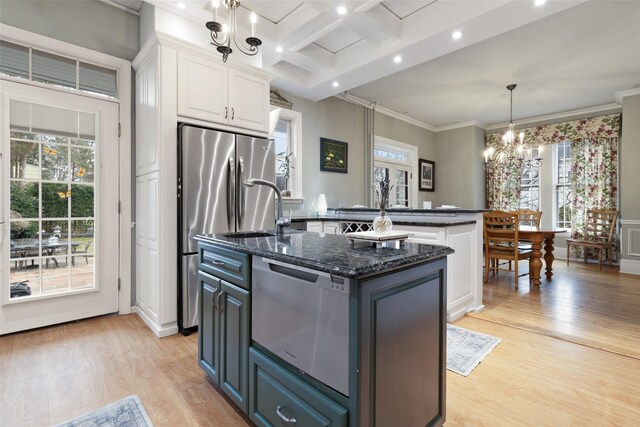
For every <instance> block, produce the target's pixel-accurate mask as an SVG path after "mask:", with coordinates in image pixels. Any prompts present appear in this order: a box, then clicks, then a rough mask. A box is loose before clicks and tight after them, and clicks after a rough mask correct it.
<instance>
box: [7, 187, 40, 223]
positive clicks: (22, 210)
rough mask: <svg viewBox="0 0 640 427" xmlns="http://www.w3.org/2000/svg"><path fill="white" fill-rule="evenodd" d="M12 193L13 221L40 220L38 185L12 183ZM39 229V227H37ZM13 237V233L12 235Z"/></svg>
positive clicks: (11, 212)
mask: <svg viewBox="0 0 640 427" xmlns="http://www.w3.org/2000/svg"><path fill="white" fill-rule="evenodd" d="M9 193H10V199H11V202H10V205H9V206H10V209H11V211H10V216H11V219H19V218H33V219H35V218H38V216H39V215H38V206H39V201H40V200H39V199H40V198H39V195H38V184H37V183H35V182H24V181H11V184H10V187H9ZM36 229H37V227H36ZM11 235H13V232H12V234H11Z"/></svg>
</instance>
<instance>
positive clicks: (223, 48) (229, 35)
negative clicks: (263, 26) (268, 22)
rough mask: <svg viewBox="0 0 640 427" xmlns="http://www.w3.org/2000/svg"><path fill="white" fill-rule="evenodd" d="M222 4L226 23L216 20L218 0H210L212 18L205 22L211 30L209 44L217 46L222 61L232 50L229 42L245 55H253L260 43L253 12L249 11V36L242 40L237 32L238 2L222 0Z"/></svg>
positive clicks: (225, 59)
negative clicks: (224, 9)
mask: <svg viewBox="0 0 640 427" xmlns="http://www.w3.org/2000/svg"><path fill="white" fill-rule="evenodd" d="M222 4H223V6H224V7H225V8H227V23H226V24H221V23H220V22H218V7H220V0H211V7H212V8H213V20H212V21H209V22H207V23H206V24H205V26H206V27H207V29H208V30H209V31H210V32H211V44H212V45H214V46H216V47H217V50H218V52H220V53H221V54H222V61H223V62H227V58H228V57H229V54H230V53H231V52H233V49H232V48H231V43H232V42H233V45H234V46H235V47H237V48H238V50H239V51H240V52H242V53H244V54H245V55H249V56H253V55H255V54H257V53H258V46H260V45H261V44H262V40H260V39H259V38H257V37H256V22H257V21H258V17H257V15H256V13H255V12H251V17H250V21H251V37H247V39H246V40H245V42H242V39H241V37H240V33H239V32H238V19H237V9H238V6H240V2H239V1H237V0H222Z"/></svg>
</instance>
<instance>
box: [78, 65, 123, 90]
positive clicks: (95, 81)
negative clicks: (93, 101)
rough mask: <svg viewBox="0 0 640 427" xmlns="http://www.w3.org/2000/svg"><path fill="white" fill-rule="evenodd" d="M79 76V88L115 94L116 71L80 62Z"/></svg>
mask: <svg viewBox="0 0 640 427" xmlns="http://www.w3.org/2000/svg"><path fill="white" fill-rule="evenodd" d="M79 77H80V81H79V88H80V90H84V91H87V92H92V93H99V94H102V95H107V96H113V97H115V96H116V84H117V77H118V73H117V72H116V71H115V70H110V69H108V68H102V67H98V66H97V65H92V64H87V63H84V62H80V69H79Z"/></svg>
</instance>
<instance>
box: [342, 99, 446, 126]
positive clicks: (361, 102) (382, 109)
mask: <svg viewBox="0 0 640 427" xmlns="http://www.w3.org/2000/svg"><path fill="white" fill-rule="evenodd" d="M334 97H336V98H338V99H342V100H343V101H347V102H350V103H352V104H356V105H361V106H363V107H365V108H370V109H372V110H373V111H377V112H378V113H380V114H384V115H385V116H389V117H393V118H394V119H398V120H402V121H403V122H406V123H409V124H412V125H414V126H418V127H421V128H423V129H427V130H430V131H432V132H436V130H437V128H436V127H435V126H432V125H430V124H428V123H424V122H421V121H420V120H416V119H414V118H412V117H409V116H405V115H404V114H401V113H398V112H397V111H393V110H390V109H388V108H386V107H382V106H380V105H378V103H377V102H370V101H367V100H366V99H364V98H360V97H358V96H355V95H352V94H350V93H349V91H344V92H342V93H339V94H336V95H334Z"/></svg>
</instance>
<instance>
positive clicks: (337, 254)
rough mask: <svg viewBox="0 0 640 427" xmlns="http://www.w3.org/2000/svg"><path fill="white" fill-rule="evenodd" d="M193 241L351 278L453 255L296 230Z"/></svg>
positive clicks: (411, 245) (204, 237) (436, 248)
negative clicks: (274, 234) (278, 233)
mask: <svg viewBox="0 0 640 427" xmlns="http://www.w3.org/2000/svg"><path fill="white" fill-rule="evenodd" d="M196 240H199V241H202V242H207V243H213V244H217V245H220V246H223V247H226V248H229V249H233V250H235V251H238V252H242V253H246V254H251V255H257V256H262V257H265V258H270V259H274V260H277V261H282V262H286V263H289V264H293V265H298V266H301V267H307V268H310V269H313V270H319V271H324V272H326V273H332V274H335V275H336V276H341V277H348V278H354V279H357V278H363V277H366V276H371V275H374V274H377V273H382V272H386V271H391V270H395V269H398V268H401V267H405V266H408V265H411V264H415V263H418V262H424V261H429V260H433V259H438V258H442V257H445V256H446V255H449V254H452V253H453V252H454V251H453V249H451V248H449V247H447V246H436V245H424V244H418V243H409V242H406V243H405V244H404V246H402V247H399V245H398V244H397V242H394V243H392V244H390V245H389V246H388V247H382V248H380V249H376V248H375V247H374V246H372V245H370V244H367V243H364V242H356V243H355V245H354V246H353V247H352V246H351V245H350V243H349V241H348V240H347V238H346V237H344V236H341V235H335V234H324V235H322V234H318V233H312V232H296V230H291V231H290V232H288V233H287V234H286V235H284V236H269V237H250V238H234V237H229V235H222V234H204V235H198V236H196Z"/></svg>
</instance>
